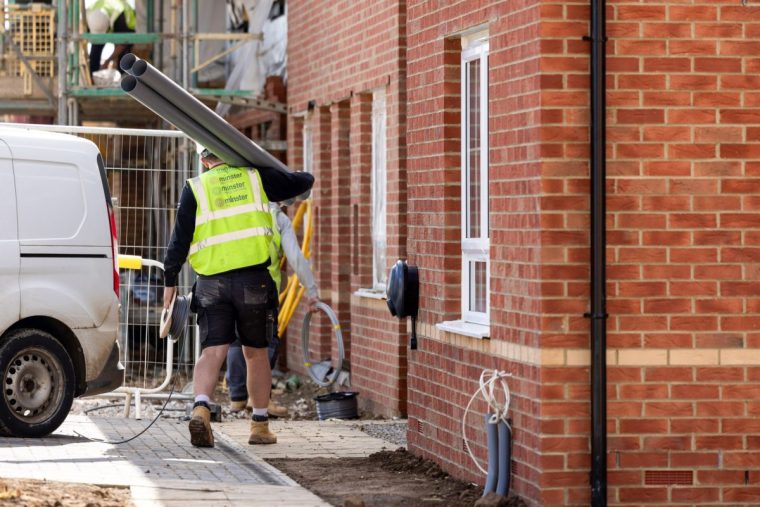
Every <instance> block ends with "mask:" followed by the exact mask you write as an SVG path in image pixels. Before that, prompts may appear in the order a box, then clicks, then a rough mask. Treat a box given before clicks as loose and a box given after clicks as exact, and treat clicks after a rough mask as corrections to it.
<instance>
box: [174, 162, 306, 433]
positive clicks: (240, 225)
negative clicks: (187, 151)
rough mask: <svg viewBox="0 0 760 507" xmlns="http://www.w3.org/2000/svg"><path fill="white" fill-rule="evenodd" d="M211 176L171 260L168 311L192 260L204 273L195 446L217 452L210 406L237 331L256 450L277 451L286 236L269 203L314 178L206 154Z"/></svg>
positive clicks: (187, 191) (195, 189)
mask: <svg viewBox="0 0 760 507" xmlns="http://www.w3.org/2000/svg"><path fill="white" fill-rule="evenodd" d="M201 163H202V164H203V166H204V167H205V168H206V169H207V170H206V171H204V172H203V174H201V175H200V176H197V177H195V178H192V179H190V180H188V182H187V184H186V185H185V187H184V188H183V190H182V195H181V197H180V203H179V209H178V211H177V219H176V221H175V224H174V230H173V232H172V237H171V240H170V242H169V246H168V249H167V253H166V258H165V259H164V269H165V272H164V308H169V307H170V306H171V302H172V300H173V299H174V298H175V297H176V293H177V287H176V285H177V275H178V274H179V271H180V269H181V268H182V265H183V264H184V263H185V260H188V261H189V262H190V265H191V266H192V268H193V270H195V272H196V273H197V274H198V281H197V289H196V291H195V298H196V301H197V306H198V324H199V327H200V342H201V355H200V358H199V359H198V362H197V363H196V365H195V370H194V372H193V391H194V395H195V404H194V405H193V412H192V417H191V419H190V423H189V429H190V442H191V443H192V445H194V446H196V447H213V445H214V435H213V432H212V430H211V412H210V409H209V403H210V401H211V396H212V394H213V392H214V388H215V387H216V382H217V378H218V375H219V371H220V369H221V366H222V363H223V362H224V359H225V356H226V354H227V350H228V348H229V345H230V343H232V342H233V341H234V339H235V330H236V329H237V332H238V334H239V336H240V340H241V342H242V344H243V355H244V356H245V359H246V364H247V380H248V381H247V386H248V393H249V396H250V397H251V398H252V399H253V414H252V421H251V433H250V437H249V439H248V443H250V444H273V443H276V442H277V437H276V435H275V434H274V433H272V432H271V431H270V430H269V418H268V414H267V405H268V404H269V394H270V389H271V370H270V367H269V357H268V345H269V340H270V339H272V337H273V336H274V333H275V330H276V328H277V304H278V297H277V296H278V292H277V285H278V282H279V278H280V272H279V258H278V250H279V242H280V235H279V233H278V232H277V228H276V227H275V224H274V222H273V219H272V215H271V213H270V212H269V202H270V200H271V201H282V200H285V199H288V198H290V197H291V196H293V195H298V194H301V193H303V192H305V191H307V190H309V189H310V188H311V186H312V185H313V183H314V177H313V176H312V175H311V174H308V173H286V172H284V171H267V178H262V177H261V176H260V174H259V171H258V170H256V169H251V168H247V167H230V166H229V165H227V164H225V163H224V162H222V161H221V159H219V158H218V157H217V156H216V155H214V154H213V153H211V152H209V151H208V150H204V151H203V152H202V153H201Z"/></svg>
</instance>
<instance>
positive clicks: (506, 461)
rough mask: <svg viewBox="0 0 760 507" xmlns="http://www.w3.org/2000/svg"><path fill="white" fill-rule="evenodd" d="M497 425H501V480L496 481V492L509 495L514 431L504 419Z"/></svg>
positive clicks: (499, 431) (499, 430)
mask: <svg viewBox="0 0 760 507" xmlns="http://www.w3.org/2000/svg"><path fill="white" fill-rule="evenodd" d="M492 426H493V425H492ZM496 426H498V427H499V429H498V433H499V465H498V467H499V474H498V475H499V480H498V482H497V483H496V494H497V495H501V496H507V494H508V493H509V481H510V475H512V465H511V459H512V456H511V454H512V431H511V430H510V428H509V426H508V425H507V423H506V422H505V421H503V420H499V422H498V423H497V424H496ZM489 451H490V448H489Z"/></svg>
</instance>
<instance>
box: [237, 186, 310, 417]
mask: <svg viewBox="0 0 760 507" xmlns="http://www.w3.org/2000/svg"><path fill="white" fill-rule="evenodd" d="M310 192H311V191H310V190H307V191H306V192H305V193H303V194H301V195H299V196H298V197H295V198H291V199H287V200H286V201H284V202H282V203H281V204H282V205H283V206H291V205H293V204H295V203H296V201H304V200H306V199H308V198H309V194H310ZM269 209H270V211H271V213H272V218H273V221H274V223H275V226H276V227H277V231H278V232H279V233H280V243H281V246H282V251H283V252H284V254H285V258H286V259H287V260H288V264H289V265H290V266H291V267H292V268H293V271H295V273H296V275H297V276H298V280H299V281H300V282H301V284H302V285H303V286H304V287H305V288H306V294H307V297H308V304H309V311H310V312H314V311H316V309H317V303H319V302H320V299H319V289H318V288H317V284H316V282H315V281H314V274H313V273H312V271H311V267H310V266H309V261H308V260H307V259H306V258H305V257H304V255H303V252H301V248H300V247H299V245H298V238H297V237H296V233H295V232H293V226H292V224H291V222H290V218H288V215H286V214H285V213H284V212H283V211H282V210H281V209H280V205H279V204H277V203H274V202H270V203H269ZM278 291H279V288H278ZM279 339H280V338H279V337H277V336H276V335H275V336H273V337H272V340H273V342H272V343H271V344H270V357H269V360H270V362H269V364H270V366H271V367H272V368H274V364H275V362H276V361H277V348H278V346H279ZM245 372H246V362H245V358H244V356H243V351H242V348H241V346H240V340H239V339H238V340H235V342H234V343H233V344H232V345H231V346H230V349H229V350H228V351H227V373H226V377H227V386H228V387H229V390H230V410H231V411H232V412H240V411H241V410H252V409H253V400H252V399H251V398H250V397H249V396H248V394H247V393H248V389H247V387H246V380H247V377H246V373H245ZM267 410H268V412H269V415H270V416H275V417H286V416H287V415H288V409H287V407H283V406H282V405H279V404H278V403H276V402H274V401H273V400H269V405H268V407H267Z"/></svg>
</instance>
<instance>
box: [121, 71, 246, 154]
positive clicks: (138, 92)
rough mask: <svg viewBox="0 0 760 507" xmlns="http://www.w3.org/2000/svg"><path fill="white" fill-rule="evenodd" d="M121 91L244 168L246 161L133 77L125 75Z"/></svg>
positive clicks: (216, 152)
mask: <svg viewBox="0 0 760 507" xmlns="http://www.w3.org/2000/svg"><path fill="white" fill-rule="evenodd" d="M121 89H122V90H124V91H125V92H127V93H128V94H129V95H130V96H131V97H132V98H134V99H135V100H137V101H138V102H140V103H141V104H142V105H144V106H145V107H147V108H148V109H150V110H151V111H153V112H154V113H156V114H157V115H158V116H160V117H161V118H163V119H165V120H166V121H168V122H170V123H172V124H173V125H174V126H175V127H177V128H178V129H180V130H181V131H183V132H184V133H185V134H187V135H188V136H190V137H191V138H193V139H194V140H196V141H197V142H199V143H200V144H202V145H203V146H205V147H206V148H208V149H209V150H211V151H212V152H214V153H215V154H216V155H218V156H219V158H221V159H222V160H223V161H225V162H226V163H228V164H230V165H232V166H236V167H237V166H246V165H248V162H247V161H246V159H244V158H243V157H241V156H240V155H238V154H237V153H236V152H235V151H233V150H232V149H231V148H229V147H228V146H227V145H226V144H225V143H224V142H222V141H221V140H219V138H217V137H216V136H215V135H213V134H212V133H211V132H209V131H208V130H206V129H205V128H204V127H203V126H202V125H199V124H198V123H197V122H196V121H194V120H193V119H192V118H190V117H189V116H187V115H186V114H185V113H184V112H182V111H180V110H179V109H178V108H177V107H176V106H175V105H174V104H172V103H170V102H168V101H167V100H166V99H165V98H163V97H161V96H160V95H159V94H157V93H156V92H155V91H153V90H152V89H151V88H149V87H148V86H147V85H145V84H144V83H142V82H140V81H138V79H137V78H136V77H134V76H131V75H127V76H124V77H123V78H122V79H121Z"/></svg>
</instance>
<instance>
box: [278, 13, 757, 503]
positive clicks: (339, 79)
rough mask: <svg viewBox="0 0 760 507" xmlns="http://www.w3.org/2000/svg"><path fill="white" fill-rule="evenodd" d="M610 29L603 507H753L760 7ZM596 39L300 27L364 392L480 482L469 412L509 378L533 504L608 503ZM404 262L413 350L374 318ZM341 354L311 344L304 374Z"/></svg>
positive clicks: (333, 255) (309, 164)
mask: <svg viewBox="0 0 760 507" xmlns="http://www.w3.org/2000/svg"><path fill="white" fill-rule="evenodd" d="M600 3H603V2H600ZM606 15H607V35H608V37H609V41H608V42H607V60H606V65H607V68H606V74H607V79H606V83H607V93H606V101H607V111H606V113H607V114H606V118H607V126H606V136H607V138H606V139H607V145H606V147H607V150H606V152H607V159H606V160H607V162H606V167H607V178H606V190H607V196H606V205H607V210H606V224H607V233H606V252H607V263H606V265H607V272H606V288H607V289H606V295H607V302H606V309H607V312H608V314H609V318H608V319H607V324H606V329H607V344H606V345H607V349H606V360H607V369H606V375H607V384H606V385H607V389H606V404H607V412H606V423H607V424H606V430H607V435H606V446H607V448H606V457H607V475H606V477H607V488H608V495H607V498H608V500H609V503H612V504H626V505H630V504H640V503H647V504H660V505H678V504H683V505H692V504H700V505H704V504H715V505H725V504H732V505H736V504H748V505H757V504H760V453H758V452H757V451H758V448H759V447H760V418H759V417H758V416H759V415H760V280H759V279H760V269H758V266H759V265H760V211H758V210H760V197H758V195H757V194H758V190H757V189H758V188H760V91H757V89H758V88H760V56H758V55H760V43H759V42H757V40H758V37H759V36H760V7H758V6H756V5H752V2H751V1H750V2H749V4H748V5H746V6H745V5H742V2H741V0H710V1H707V0H704V1H702V0H694V1H692V2H684V1H681V0H649V1H647V2H645V3H641V2H637V1H633V0H631V1H627V2H626V1H609V2H607V5H606ZM589 19H590V6H589V2H588V1H544V2H539V1H532V0H516V1H486V0H480V1H476V0H466V1H464V0H462V1H456V0H451V1H448V2H431V1H419V0H408V1H389V0H382V1H381V0H378V1H373V2H348V1H340V2H329V1H326V0H312V1H308V2H307V1H305V0H291V1H290V3H289V23H290V33H289V47H290V52H289V65H288V72H289V89H288V94H289V111H290V112H289V115H288V116H289V117H288V141H289V145H288V150H289V151H288V157H289V158H288V159H289V161H290V164H291V165H292V166H294V167H306V168H307V169H308V170H311V171H313V172H314V173H315V175H316V177H317V182H318V183H317V186H316V188H315V193H314V195H315V206H316V218H317V223H318V231H317V238H316V245H315V248H316V252H315V267H316V270H317V271H318V277H319V283H320V288H321V290H322V295H323V297H324V299H325V300H327V301H328V302H330V304H331V305H332V306H333V308H335V309H336V311H337V312H338V314H339V316H340V318H341V322H342V323H343V327H344V329H345V330H346V331H348V335H349V336H348V340H349V341H350V356H349V364H350V369H351V374H352V383H353V385H352V387H353V388H354V389H356V390H357V391H359V392H360V399H361V400H362V403H363V404H365V405H368V406H369V407H370V408H372V409H373V410H374V411H375V412H378V413H385V414H388V415H391V414H406V415H408V417H409V433H408V436H409V448H410V450H411V451H412V452H414V453H416V454H418V455H422V456H424V457H427V458H431V459H434V460H435V461H437V462H439V463H440V464H441V465H442V466H443V467H444V468H445V469H446V470H447V471H449V472H451V473H452V474H454V475H455V476H458V477H461V478H465V479H468V480H473V481H478V482H480V483H482V482H483V477H482V476H481V475H480V474H479V472H477V470H476V469H475V467H474V466H473V464H472V462H471V461H470V459H469V457H468V456H467V455H466V453H465V452H464V450H463V445H462V434H461V430H460V428H461V420H462V416H463V411H464V407H465V405H466V403H467V401H468V399H469V397H470V395H471V394H472V392H473V391H474V390H475V389H476V388H477V378H478V376H479V374H480V372H481V371H482V370H483V369H485V368H498V369H502V370H508V371H510V372H512V374H513V377H512V378H511V379H510V388H511V394H512V400H511V417H512V423H513V427H514V447H513V463H512V464H513V470H512V474H513V479H512V491H514V492H515V493H517V494H519V495H520V496H522V497H523V498H524V499H525V500H526V501H528V502H529V503H530V504H532V505H588V504H589V503H590V501H591V491H590V487H589V471H590V469H591V453H590V451H591V444H590V441H591V409H590V406H591V404H590V399H591V391H592V384H591V380H590V366H591V354H590V348H591V339H590V326H589V319H587V318H586V317H585V316H584V313H586V312H589V310H590V308H589V296H590V289H589V287H590V284H589V277H590V271H591V265H590V262H591V261H590V255H589V242H590V229H589V227H590V223H589V201H590V198H589V192H590V189H589V172H590V171H589V141H590V129H589V122H590V114H589V108H590V99H589V97H590V91H589V82H590V78H589V75H590V71H591V68H590V63H589V61H590V59H589V53H590V42H589V41H588V40H584V37H585V36H588V35H589ZM463 110H464V111H465V113H464V114H463V113H462V111H463ZM398 258H405V259H408V260H409V262H410V264H414V265H417V266H418V267H419V270H420V280H421V288H420V292H421V298H420V315H419V323H418V336H419V349H418V350H416V351H411V350H408V331H407V323H400V322H398V321H397V320H395V319H393V318H392V317H391V316H390V314H389V313H388V311H387V309H386V307H385V304H384V301H382V299H379V297H380V294H382V289H383V286H384V283H385V281H386V280H385V279H384V278H383V275H382V273H383V271H386V272H387V270H388V268H389V267H390V265H391V264H392V263H393V262H394V261H395V260H396V259H398ZM298 321H299V319H298V317H296V319H294V321H293V322H294V324H291V326H292V331H293V334H291V336H298V334H297V333H298V332H299V330H298V326H297V322H298ZM330 336H331V335H330V332H329V329H328V328H327V327H325V325H324V323H323V325H322V326H315V327H314V328H312V342H311V346H312V348H313V351H312V354H313V355H319V354H323V355H328V354H329V352H330V351H333V350H334V348H335V345H334V344H333V343H332V340H331V338H330ZM296 341H297V340H293V339H291V340H289V344H288V352H289V363H290V366H291V367H292V368H294V369H298V368H299V360H298V358H299V357H300V350H298V347H299V344H297V343H296ZM475 409H476V411H477V412H479V413H482V412H483V410H484V406H483V404H480V405H477V404H476V406H475ZM467 425H468V430H467V431H468V437H469V438H470V439H471V440H472V443H471V446H472V447H473V449H474V451H475V453H476V454H477V455H478V456H479V457H480V458H481V459H482V458H483V457H484V456H485V450H484V447H483V446H484V431H483V426H482V422H481V420H480V419H479V418H477V417H474V416H473V417H471V418H469V419H468V420H467Z"/></svg>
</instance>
